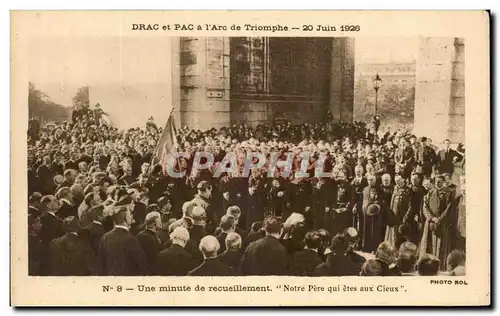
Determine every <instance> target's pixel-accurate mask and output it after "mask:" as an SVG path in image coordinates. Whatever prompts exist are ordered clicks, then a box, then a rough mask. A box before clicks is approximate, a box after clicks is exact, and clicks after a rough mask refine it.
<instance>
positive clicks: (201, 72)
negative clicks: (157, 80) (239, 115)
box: [179, 37, 230, 130]
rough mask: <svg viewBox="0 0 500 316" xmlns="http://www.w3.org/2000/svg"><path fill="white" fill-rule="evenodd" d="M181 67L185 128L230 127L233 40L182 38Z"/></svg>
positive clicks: (225, 38) (181, 99)
mask: <svg viewBox="0 0 500 316" xmlns="http://www.w3.org/2000/svg"><path fill="white" fill-rule="evenodd" d="M179 64H180V103H181V107H180V122H181V126H185V125H187V126H190V127H191V128H198V129H203V130H204V129H210V128H212V127H215V128H219V127H221V126H226V125H228V124H229V122H230V102H229V100H230V94H229V37H181V38H180V53H179Z"/></svg>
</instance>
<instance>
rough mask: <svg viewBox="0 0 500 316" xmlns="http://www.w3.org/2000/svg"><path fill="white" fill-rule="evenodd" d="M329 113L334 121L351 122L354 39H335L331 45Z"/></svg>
mask: <svg viewBox="0 0 500 316" xmlns="http://www.w3.org/2000/svg"><path fill="white" fill-rule="evenodd" d="M329 108H330V111H331V112H332V116H333V119H334V120H335V121H340V120H343V121H348V122H352V120H353V109H354V38H351V37H337V38H334V39H333V43H332V63H331V81H330V104H329Z"/></svg>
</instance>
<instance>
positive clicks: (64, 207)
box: [57, 200, 78, 219]
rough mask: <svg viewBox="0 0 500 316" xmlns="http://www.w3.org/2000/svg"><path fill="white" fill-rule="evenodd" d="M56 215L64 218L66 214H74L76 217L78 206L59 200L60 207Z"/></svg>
mask: <svg viewBox="0 0 500 316" xmlns="http://www.w3.org/2000/svg"><path fill="white" fill-rule="evenodd" d="M57 216H58V217H59V218H60V219H65V218H66V217H68V216H75V217H76V218H78V208H77V207H76V206H75V205H71V204H68V203H67V202H66V201H62V200H61V207H59V210H58V211H57Z"/></svg>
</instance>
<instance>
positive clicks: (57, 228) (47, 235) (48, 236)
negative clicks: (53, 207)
mask: <svg viewBox="0 0 500 316" xmlns="http://www.w3.org/2000/svg"><path fill="white" fill-rule="evenodd" d="M40 220H41V222H42V230H41V232H40V237H41V239H42V242H43V243H45V244H49V243H50V242H51V241H52V240H53V239H54V238H57V237H61V236H62V235H64V232H63V228H62V223H61V221H60V220H59V218H57V217H56V216H55V215H52V214H50V213H48V212H44V213H43V214H42V216H40Z"/></svg>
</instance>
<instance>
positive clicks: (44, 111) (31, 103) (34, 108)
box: [28, 82, 71, 122]
mask: <svg viewBox="0 0 500 316" xmlns="http://www.w3.org/2000/svg"><path fill="white" fill-rule="evenodd" d="M28 89H29V94H28V113H29V117H30V118H36V119H39V120H41V121H42V122H51V121H63V120H67V119H69V117H70V115H71V109H70V108H67V107H64V106H62V105H60V104H56V103H54V102H53V101H52V100H51V99H50V97H49V96H48V95H46V94H45V93H44V92H42V91H40V90H38V89H36V87H35V85H34V84H33V83H32V82H30V83H29V84H28Z"/></svg>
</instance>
